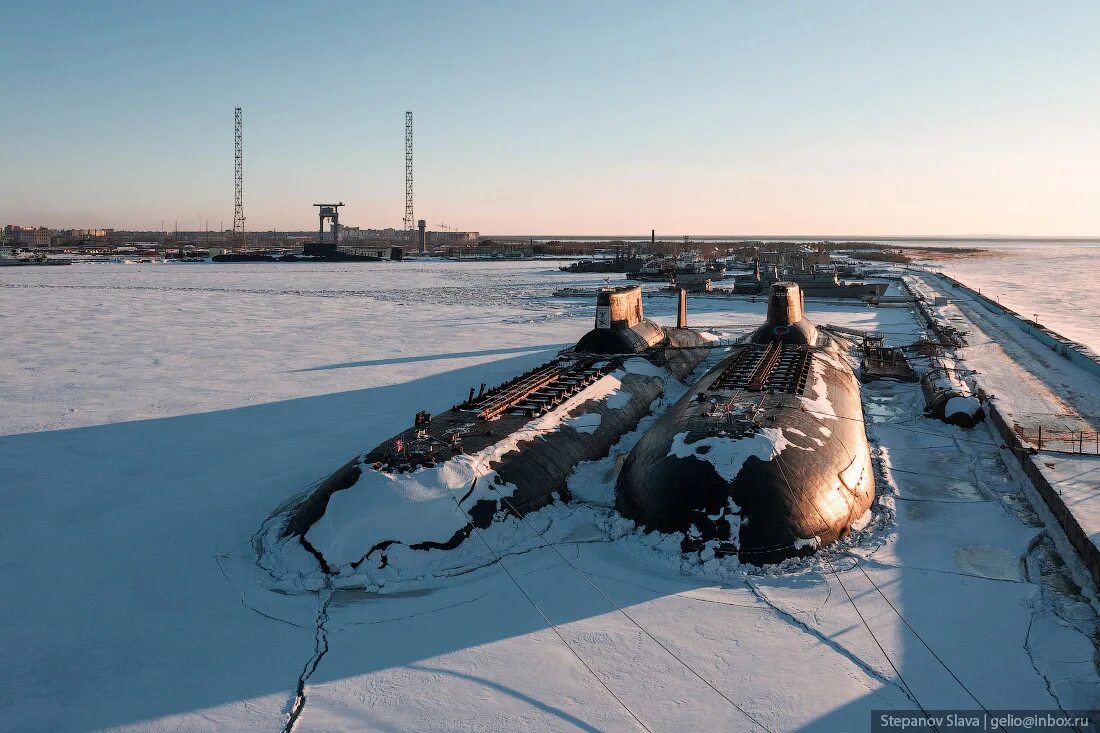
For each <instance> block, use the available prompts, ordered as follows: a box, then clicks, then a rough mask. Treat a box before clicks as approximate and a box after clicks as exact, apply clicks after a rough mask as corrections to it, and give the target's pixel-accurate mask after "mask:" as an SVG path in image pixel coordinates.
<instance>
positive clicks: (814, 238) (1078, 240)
mask: <svg viewBox="0 0 1100 733" xmlns="http://www.w3.org/2000/svg"><path fill="white" fill-rule="evenodd" d="M482 238H483V239H502V240H507V239H533V240H535V241H539V242H546V241H552V240H557V241H559V242H613V241H625V242H643V241H646V242H647V241H649V238H650V235H649V234H483V235H482ZM688 238H689V241H691V242H694V243H699V242H881V243H884V244H898V245H899V246H906V245H905V244H904V243H907V242H911V243H914V244H915V245H918V246H919V244H920V243H923V242H973V243H979V242H990V243H999V242H1006V243H1022V242H1030V243H1039V244H1041V243H1047V242H1049V243H1052V244H1097V245H1100V237H1021V236H1003V237H1002V236H988V237H982V236H974V235H972V236H958V237H953V236H948V235H936V236H927V237H924V236H917V235H896V236H882V237H875V236H868V235H807V234H792V235H787V236H775V235H767V236H761V235H753V234H697V235H694V234H693V235H688ZM683 239H684V235H682V234H681V235H669V234H664V235H658V236H657V241H659V242H682V241H683Z"/></svg>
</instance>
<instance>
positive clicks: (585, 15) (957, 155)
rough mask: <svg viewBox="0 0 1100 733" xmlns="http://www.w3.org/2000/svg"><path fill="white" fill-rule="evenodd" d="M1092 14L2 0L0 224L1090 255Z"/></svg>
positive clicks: (1096, 124)
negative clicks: (410, 165) (1001, 248)
mask: <svg viewBox="0 0 1100 733" xmlns="http://www.w3.org/2000/svg"><path fill="white" fill-rule="evenodd" d="M1098 38H1100V4H1098V3H1096V2H1076V3H1075V2H1059V3H1054V4H1049V3H1035V2H966V3H958V2H920V3H902V2H778V3H770V2H713V3H698V2H675V3H674V2H664V3H642V2H601V1H594V2H593V1H590V0H589V1H584V2H571V1H566V2H552V3H551V2H544V3H525V2H442V1H440V2H388V3H387V2H340V3H336V2H333V3H306V2H264V3H245V2H225V1H224V0H219V1H217V2H199V1H195V2H175V3H168V2H156V3H149V2H87V3H76V2H57V3H39V2H30V1H26V2H10V1H9V2H5V3H3V5H2V6H0V99H3V100H4V103H3V105H2V107H0V108H2V109H3V114H2V115H0V224H5V223H12V224H27V225H44V226H50V227H74V226H75V227H93V226H95V227H114V228H119V229H123V228H142V229H144V228H159V227H160V224H161V221H162V220H163V221H165V222H166V226H167V227H168V228H171V227H172V226H173V225H174V223H175V222H176V221H178V223H179V228H180V229H195V228H197V227H198V226H199V221H200V219H201V220H208V221H209V222H210V227H211V229H215V228H217V227H218V226H219V225H224V226H226V227H228V226H230V224H231V220H232V215H233V108H234V107H235V106H238V105H239V106H241V107H243V108H244V145H245V214H246V216H247V228H248V229H250V230H262V229H270V228H279V229H311V228H313V227H314V226H315V223H316V219H315V216H314V211H315V210H314V209H313V207H312V206H311V205H312V204H313V203H314V202H320V201H328V200H342V201H344V202H346V204H347V206H346V208H345V213H344V216H343V218H344V219H345V220H346V223H348V224H351V225H358V226H362V227H385V226H400V224H401V218H402V216H403V213H404V199H403V196H404V183H403V177H404V150H403V136H404V127H403V125H404V111H405V110H406V109H411V110H413V111H414V113H415V116H416V142H415V147H416V213H417V216H418V217H423V218H426V219H427V220H428V222H429V225H430V226H431V227H432V228H436V227H438V225H439V224H440V223H444V224H446V225H447V226H449V227H453V228H461V229H471V230H477V231H481V232H483V233H515V234H520V233H532V234H534V233H541V234H552V233H553V234H632V233H643V232H644V233H648V231H649V230H650V229H651V228H655V229H657V231H658V232H660V233H662V234H665V235H676V234H694V235H700V234H760V235H783V234H805V235H842V234H852V235H858V234H862V235H890V234H893V235H933V234H939V235H1034V236H1040V235H1049V236H1096V235H1100V205H1098V201H1100V73H1098V72H1100V43H1098V42H1097V39H1098Z"/></svg>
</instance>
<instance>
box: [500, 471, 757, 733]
mask: <svg viewBox="0 0 1100 733" xmlns="http://www.w3.org/2000/svg"><path fill="white" fill-rule="evenodd" d="M490 488H492V490H493V491H496V493H497V494H498V495H499V496H500V498H501V500H502V501H503V502H504V503H505V504H507V505H508V508H509V509H511V510H512V512H513V513H514V514H515V515H516V516H517V517H519V519H520V520H521V521H522V522H524V523H525V524H526V525H527V526H528V527H530V529H531V531H532V532H534V533H535V534H536V535H538V536H539V537H540V538H541V539H542V541H543V546H544V547H549V548H550V549H552V550H553V551H554V552H555V554H557V556H558V557H559V558H561V560H562V562H564V563H565V564H566V565H568V566H569V567H571V568H573V570H574V571H576V572H577V574H578V575H580V576H581V578H583V579H584V581H585V582H586V583H588V585H590V586H592V588H594V589H595V590H596V592H597V593H599V594H600V595H601V596H603V597H604V599H605V600H607V602H608V603H610V604H611V605H612V607H614V608H615V610H616V611H618V612H619V613H621V614H622V615H623V616H625V617H626V619H627V620H628V621H630V623H631V624H633V625H634V626H635V627H637V628H638V630H639V631H641V632H642V633H643V634H645V635H646V636H648V637H649V638H650V639H651V640H652V641H653V642H654V643H655V644H656V645H657V646H659V647H661V648H662V649H664V650H665V651H666V652H668V654H669V656H671V657H672V658H673V659H675V660H676V661H677V662H679V663H680V664H681V665H683V667H684V668H685V669H686V670H687V671H689V672H691V673H692V674H693V675H695V677H696V678H698V679H699V681H700V682H702V683H703V684H705V685H706V686H707V687H709V688H710V689H712V690H714V692H716V693H717V694H718V695H719V696H721V697H722V698H723V699H724V700H725V701H726V702H728V703H729V704H730V705H732V706H733V707H734V708H735V709H737V711H738V712H740V713H741V714H742V715H744V716H745V717H746V718H748V719H749V720H751V721H752V722H753V723H754V724H756V725H757V726H758V727H759V728H760V729H761V730H763V731H765V733H772V731H771V729H769V728H768V727H767V726H766V725H764V724H763V723H761V722H760V721H759V720H757V719H756V718H755V717H754V716H753V715H752V713H750V712H748V711H747V710H745V709H744V708H743V707H741V706H740V705H738V704H737V703H736V702H734V701H733V700H732V699H731V698H730V697H729V696H728V695H726V693H724V692H722V691H721V690H719V689H718V688H717V687H715V686H714V685H713V684H711V683H710V682H709V681H708V680H707V679H706V678H705V677H703V675H701V674H699V673H698V672H697V671H696V670H695V669H694V668H693V667H692V666H691V665H690V664H688V663H687V662H685V661H684V660H683V659H682V658H681V657H680V656H679V655H677V654H676V653H675V652H674V651H672V650H671V649H670V648H669V647H668V646H666V645H665V644H664V643H663V642H661V640H660V639H658V638H657V637H655V636H654V635H653V634H651V633H649V631H648V630H646V628H645V627H644V626H642V625H641V624H639V623H638V622H637V621H635V620H634V618H633V617H632V616H631V615H630V614H629V613H627V612H626V611H625V610H623V608H622V606H620V605H619V604H618V603H617V602H616V601H615V600H614V599H613V598H611V596H609V595H608V594H607V593H605V592H604V591H603V589H602V588H600V587H599V586H598V585H596V584H595V583H594V582H593V581H592V579H591V578H589V577H588V575H587V574H586V573H585V572H584V571H583V570H581V569H580V568H579V567H577V566H576V565H575V564H574V563H573V562H572V561H571V560H570V559H569V558H567V557H566V556H565V555H564V554H562V552H561V551H560V550H559V549H558V548H557V545H556V544H555V543H553V542H551V541H550V540H548V539H547V538H546V536H545V534H543V533H542V532H540V531H539V529H538V528H537V527H535V526H534V525H533V524H531V521H530V520H529V519H527V516H526V515H525V514H523V513H521V512H520V511H519V510H518V509H516V507H515V506H514V505H513V504H512V502H510V501H508V497H506V496H504V494H502V493H501V492H500V491H498V490H497V488H496V487H495V486H492V485H491V484H490Z"/></svg>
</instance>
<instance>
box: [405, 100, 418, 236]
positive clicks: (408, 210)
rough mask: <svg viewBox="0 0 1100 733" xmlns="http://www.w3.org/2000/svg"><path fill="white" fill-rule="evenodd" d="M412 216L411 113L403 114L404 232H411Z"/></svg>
mask: <svg viewBox="0 0 1100 733" xmlns="http://www.w3.org/2000/svg"><path fill="white" fill-rule="evenodd" d="M415 224H416V217H415V216H414V215H413V113H412V111H411V110H410V111H407V112H405V231H407V232H410V233H411V232H412V229H413V226H415Z"/></svg>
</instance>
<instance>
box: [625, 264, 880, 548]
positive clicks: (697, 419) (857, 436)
mask: <svg viewBox="0 0 1100 733" xmlns="http://www.w3.org/2000/svg"><path fill="white" fill-rule="evenodd" d="M804 304H805V300H804V297H803V294H802V291H801V290H800V288H799V286H798V285H797V284H795V283H791V282H777V283H774V284H773V285H772V286H771V289H770V291H769V295H768V314H767V320H766V321H765V322H764V323H763V325H761V326H760V327H759V328H757V329H756V330H755V331H754V332H753V333H752V336H751V338H750V339H748V343H746V344H744V345H742V346H740V347H735V348H734V349H733V350H732V352H731V353H730V354H729V355H728V356H726V357H725V358H723V359H722V361H721V362H719V363H718V364H717V365H716V366H715V367H714V368H713V369H711V370H710V371H709V372H707V374H706V375H705V376H704V377H703V378H702V379H701V380H699V382H698V383H697V384H695V385H694V386H693V387H692V388H691V390H689V392H688V393H687V394H686V395H685V396H684V397H683V398H682V399H681V400H679V401H678V402H677V403H676V404H675V405H673V406H672V407H671V408H670V409H669V410H668V411H667V412H666V413H665V414H664V415H663V416H662V417H661V418H659V419H658V420H657V421H656V423H655V424H654V425H653V427H651V428H650V429H649V430H648V431H647V432H646V433H645V434H644V435H643V436H642V438H641V440H639V442H638V444H637V445H636V446H635V447H634V448H633V449H632V450H631V452H630V454H629V455H628V456H627V459H626V462H625V463H624V464H623V468H622V471H621V472H620V474H619V478H618V481H617V483H616V487H615V503H616V508H617V509H618V511H619V512H620V513H621V514H623V515H624V516H626V517H628V518H630V519H633V520H635V522H636V523H637V524H638V525H639V526H641V527H642V528H644V529H645V530H646V531H654V530H656V531H659V532H663V533H674V532H679V533H683V535H684V538H683V540H682V543H681V544H682V549H683V550H685V551H689V550H703V549H705V548H708V547H709V548H710V549H712V550H713V551H714V553H715V554H716V555H718V556H722V555H733V554H736V555H737V556H738V558H739V560H740V561H742V562H745V563H752V564H756V565H760V564H765V563H775V562H780V561H782V560H784V559H786V558H790V557H796V556H804V555H807V554H810V553H812V552H813V551H814V550H816V549H817V548H818V547H821V546H824V545H828V544H830V543H832V542H835V541H836V540H838V539H840V538H842V537H844V536H845V535H846V534H847V533H848V532H849V531H850V529H851V528H852V526H853V524H857V523H858V522H859V521H860V520H861V519H862V518H863V517H864V516H865V515H866V514H867V512H868V511H869V509H870V507H871V503H872V501H873V499H874V495H875V482H874V473H873V470H872V466H871V452H870V446H869V444H868V442H867V434H866V431H865V429H864V423H863V408H862V405H861V403H860V389H859V382H858V381H857V379H856V376H855V374H854V373H853V371H852V368H851V367H850V366H849V364H848V362H847V361H846V359H845V357H844V354H843V353H842V350H841V346H840V344H839V342H837V341H836V340H835V339H834V338H833V337H831V336H829V335H828V334H826V333H825V332H824V331H819V330H818V329H817V328H816V327H815V326H814V324H813V323H811V322H810V321H809V320H808V319H806V318H805V316H804Z"/></svg>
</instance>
